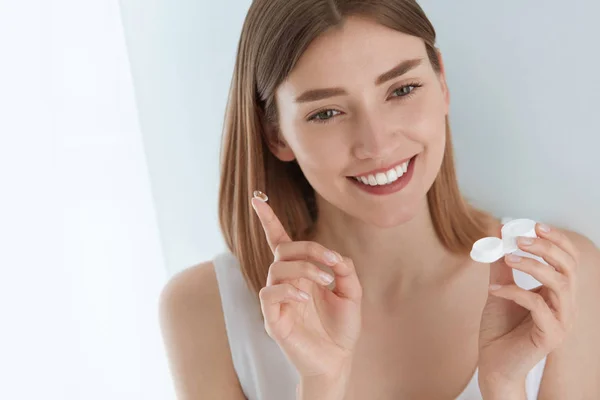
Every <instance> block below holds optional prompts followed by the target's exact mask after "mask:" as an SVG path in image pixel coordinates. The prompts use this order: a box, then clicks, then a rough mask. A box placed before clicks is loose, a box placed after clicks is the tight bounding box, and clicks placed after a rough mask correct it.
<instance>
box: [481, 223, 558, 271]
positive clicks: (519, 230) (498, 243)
mask: <svg viewBox="0 0 600 400" xmlns="http://www.w3.org/2000/svg"><path fill="white" fill-rule="evenodd" d="M535 224H536V222H535V221H533V220H531V219H525V218H523V219H514V220H512V221H510V222H507V223H506V224H504V226H502V231H501V235H502V238H497V237H493V236H490V237H485V238H483V239H479V240H478V241H476V242H475V243H474V244H473V248H472V250H471V258H472V259H473V260H474V261H477V262H480V263H485V264H488V263H493V262H496V261H498V260H499V259H500V258H502V257H504V256H505V255H506V254H510V253H514V254H516V255H520V256H523V257H529V258H534V259H536V260H538V261H541V262H543V263H544V264H546V262H545V261H544V260H543V259H542V258H541V257H538V256H535V255H533V254H531V253H527V252H524V251H523V250H521V249H519V247H518V246H517V239H518V238H519V236H524V237H532V238H535V237H537V234H536V233H535Z"/></svg>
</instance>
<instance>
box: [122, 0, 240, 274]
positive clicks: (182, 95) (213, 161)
mask: <svg viewBox="0 0 600 400" xmlns="http://www.w3.org/2000/svg"><path fill="white" fill-rule="evenodd" d="M120 2H121V10H122V15H123V24H124V28H125V33H126V37H127V42H128V50H129V56H130V59H131V67H132V71H133V79H134V84H135V89H136V95H137V105H138V109H139V113H140V123H141V127H142V132H143V135H144V142H145V149H146V155H147V157H148V167H149V170H150V179H151V182H152V191H153V194H154V200H155V204H156V209H157V215H158V223H159V226H160V231H161V240H162V244H163V248H164V251H165V256H166V262H167V266H168V269H169V270H170V271H171V272H175V271H177V270H180V269H183V268H185V267H188V266H190V265H193V264H196V263H197V262H199V261H203V260H207V259H210V258H212V257H213V256H214V254H216V252H218V251H220V249H224V248H225V244H224V241H223V240H222V238H221V236H220V232H219V227H218V217H217V191H218V168H219V148H220V141H221V127H222V123H223V117H224V112H225V103H226V100H227V92H228V90H229V83H230V81H231V74H232V73H233V62H234V54H235V49H236V47H237V42H238V40H239V34H240V32H241V27H242V22H243V19H244V16H245V14H246V11H247V9H248V7H249V6H250V1H249V0H246V1H219V2H203V1H197V0H179V1H168V0H153V1H148V0H120Z"/></svg>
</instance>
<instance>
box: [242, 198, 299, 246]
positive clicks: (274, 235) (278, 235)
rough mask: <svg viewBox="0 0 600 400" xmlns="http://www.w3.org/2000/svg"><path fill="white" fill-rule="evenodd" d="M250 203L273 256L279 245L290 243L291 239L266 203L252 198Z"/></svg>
mask: <svg viewBox="0 0 600 400" xmlns="http://www.w3.org/2000/svg"><path fill="white" fill-rule="evenodd" d="M251 202H252V208H254V211H255V212H256V215H257V216H258V219H260V223H261V225H262V227H263V230H264V231H265V236H266V237H267V243H269V247H270V248H271V251H272V252H273V254H275V249H276V248H277V246H278V245H279V244H280V243H286V242H291V241H292V239H290V237H289V236H288V234H287V232H286V231H285V228H284V227H283V225H282V224H281V221H279V218H277V216H276V215H275V213H274V212H273V209H272V208H271V206H270V205H268V204H267V202H266V201H263V200H261V199H259V198H257V197H253V198H252V200H251Z"/></svg>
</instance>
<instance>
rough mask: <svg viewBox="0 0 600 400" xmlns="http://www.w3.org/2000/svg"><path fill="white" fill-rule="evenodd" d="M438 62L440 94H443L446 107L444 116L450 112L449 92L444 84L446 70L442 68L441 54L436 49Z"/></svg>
mask: <svg viewBox="0 0 600 400" xmlns="http://www.w3.org/2000/svg"><path fill="white" fill-rule="evenodd" d="M435 52H436V53H437V56H438V60H439V63H440V84H441V85H442V93H443V94H444V103H445V106H446V115H448V113H449V112H450V90H449V89H448V84H447V83H446V68H445V67H444V60H443V59H442V52H441V51H440V50H439V49H436V50H435Z"/></svg>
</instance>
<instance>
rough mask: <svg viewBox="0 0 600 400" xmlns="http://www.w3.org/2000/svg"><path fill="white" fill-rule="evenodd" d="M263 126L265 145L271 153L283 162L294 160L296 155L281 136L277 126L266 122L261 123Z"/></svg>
mask: <svg viewBox="0 0 600 400" xmlns="http://www.w3.org/2000/svg"><path fill="white" fill-rule="evenodd" d="M263 127H264V129H265V137H266V138H267V145H268V146H269V150H271V153H273V155H274V156H275V157H277V158H278V159H279V160H281V161H283V162H289V161H293V160H295V159H296V156H295V155H294V152H293V151H292V149H291V147H290V146H289V144H288V143H287V142H286V140H285V139H284V138H283V135H281V132H280V129H279V127H278V126H277V125H275V124H273V123H268V124H266V125H263Z"/></svg>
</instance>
